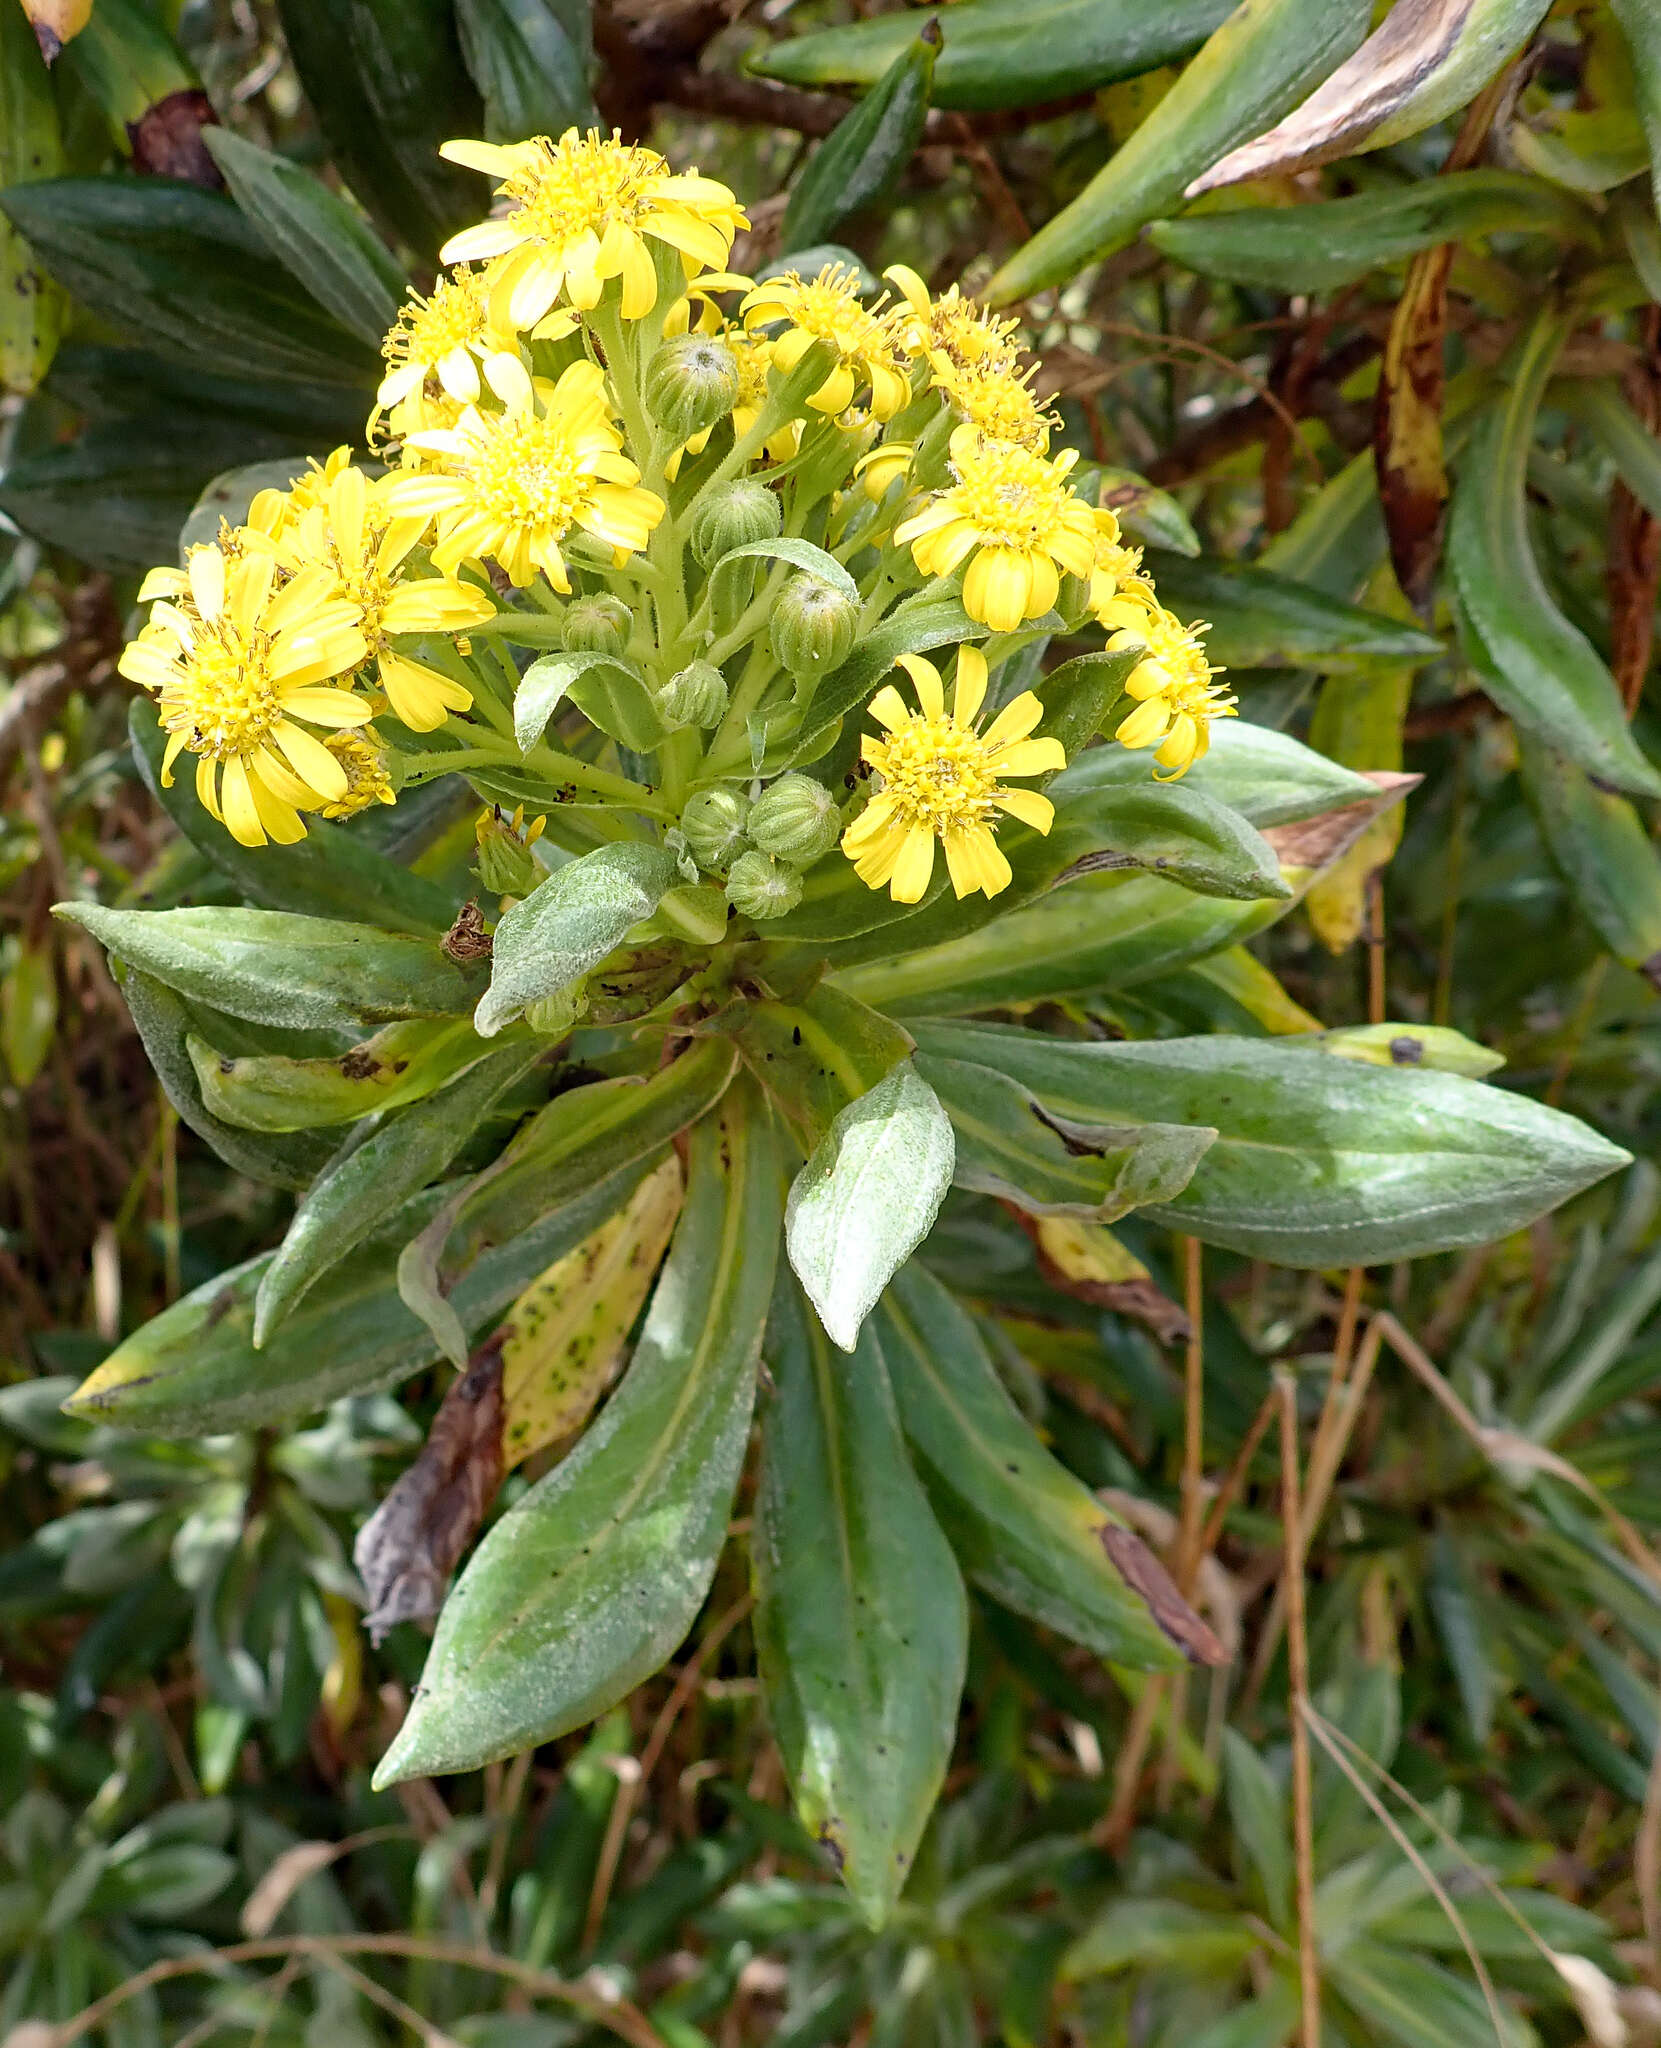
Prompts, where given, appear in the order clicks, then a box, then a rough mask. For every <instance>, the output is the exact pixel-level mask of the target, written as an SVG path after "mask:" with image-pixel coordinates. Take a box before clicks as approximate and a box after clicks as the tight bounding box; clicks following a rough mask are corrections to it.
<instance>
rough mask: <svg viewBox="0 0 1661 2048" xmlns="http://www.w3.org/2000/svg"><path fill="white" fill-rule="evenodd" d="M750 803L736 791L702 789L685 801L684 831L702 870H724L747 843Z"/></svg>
mask: <svg viewBox="0 0 1661 2048" xmlns="http://www.w3.org/2000/svg"><path fill="white" fill-rule="evenodd" d="M749 815H750V800H749V798H748V797H745V796H740V795H739V793H738V791H737V790H736V789H700V790H698V791H697V792H696V794H694V795H692V796H690V797H688V798H687V800H686V809H685V810H684V811H682V813H681V830H682V831H683V832H684V833H685V834H686V843H687V845H688V846H689V847H691V849H692V854H693V858H694V859H695V860H696V861H697V863H698V865H699V866H700V867H705V868H724V867H726V866H727V865H728V864H729V863H730V862H732V861H733V860H735V859H736V858H737V857H738V855H739V853H740V852H741V851H742V849H743V847H744V843H745V833H744V826H745V821H746V820H747V819H748V817H749Z"/></svg>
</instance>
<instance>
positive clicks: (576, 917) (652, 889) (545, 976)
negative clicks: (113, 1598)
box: [473, 842, 679, 1038]
mask: <svg viewBox="0 0 1661 2048" xmlns="http://www.w3.org/2000/svg"><path fill="white" fill-rule="evenodd" d="M678 878H679V870H678V869H677V868H676V866H675V856H674V855H673V854H672V853H670V852H669V851H668V850H667V848H664V847H660V846H644V845H638V844H632V843H626V842H618V843H617V844H614V845H610V846H602V847H599V848H597V849H596V850H595V851H594V852H593V853H589V854H584V856H583V857H582V859H581V860H574V861H572V862H570V863H569V864H568V865H567V866H565V867H563V868H561V869H559V871H558V872H557V873H556V874H553V875H550V876H549V878H548V880H547V881H545V882H543V883H541V884H540V885H539V886H538V887H537V888H535V889H533V890H532V891H531V893H530V894H529V895H528V896H527V897H525V898H524V900H523V901H522V902H520V903H516V904H515V905H514V906H513V908H512V909H511V910H510V911H509V912H508V913H507V915H506V916H505V917H504V918H503V919H502V921H501V923H500V924H499V925H498V926H497V927H496V935H495V944H494V947H493V950H492V957H491V970H490V987H489V988H488V989H487V990H486V992H485V994H484V995H483V996H482V997H481V998H480V1001H479V1006H478V1008H477V1010H475V1012H474V1013H473V1024H474V1028H475V1029H476V1030H477V1031H478V1033H479V1035H480V1036H481V1037H482V1038H490V1037H493V1036H494V1035H495V1034H496V1033H497V1032H498V1031H500V1030H501V1028H502V1026H503V1025H504V1024H508V1023H511V1022H512V1020H513V1019H514V1018H515V1017H517V1016H518V1015H519V1013H520V1012H521V1011H522V1010H524V1009H526V1008H527V1007H528V1006H529V1005H530V1004H532V1003H538V1002H541V1001H542V1000H543V999H544V997H547V996H552V995H557V994H558V993H559V991H560V990H561V989H565V988H569V987H570V986H571V984H572V983H573V982H576V981H580V980H581V979H582V977H583V976H584V975H585V974H587V973H588V971H589V970H590V968H594V967H598V966H599V964H600V962H601V961H602V960H603V959H604V958H605V957H606V955H607V954H608V953H610V952H614V951H615V950H616V948H617V947H618V946H620V945H621V944H622V942H623V940H624V938H625V937H626V936H627V934H628V932H629V931H630V929H631V928H632V927H633V926H635V925H637V924H640V923H642V922H643V921H644V920H645V919H646V918H648V917H650V916H651V914H652V912H653V911H654V910H655V909H656V908H657V905H658V898H659V897H660V896H662V894H663V892H664V890H665V889H670V888H673V887H674V885H675V882H676V881H677V879H678Z"/></svg>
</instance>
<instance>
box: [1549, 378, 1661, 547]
mask: <svg viewBox="0 0 1661 2048" xmlns="http://www.w3.org/2000/svg"><path fill="white" fill-rule="evenodd" d="M1551 403H1552V404H1553V405H1561V406H1562V408H1563V409H1564V411H1565V412H1568V413H1570V414H1572V415H1573V417H1574V418H1575V419H1577V420H1578V421H1579V422H1580V424H1581V425H1582V426H1583V427H1586V428H1588V429H1589V430H1590V432H1591V434H1592V436H1593V438H1594V439H1595V440H1596V441H1598V442H1599V443H1600V444H1601V446H1602V448H1603V452H1604V453H1605V454H1606V455H1607V456H1608V457H1609V459H1610V461H1611V462H1612V463H1614V465H1615V467H1616V469H1618V470H1619V471H1620V473H1621V481H1622V482H1623V483H1624V484H1625V485H1626V487H1627V489H1628V490H1629V491H1630V492H1631V493H1632V495H1633V496H1634V497H1635V498H1636V499H1637V500H1638V501H1639V503H1640V504H1642V505H1643V507H1644V509H1645V510H1646V511H1647V512H1653V513H1654V514H1655V516H1656V517H1657V518H1658V519H1661V446H1658V445H1657V443H1656V439H1655V436H1654V435H1653V434H1652V433H1651V432H1650V430H1649V428H1648V427H1646V426H1645V425H1644V423H1643V421H1642V420H1641V419H1639V417H1638V415H1637V414H1636V413H1635V412H1634V411H1633V410H1632V408H1631V406H1630V405H1628V404H1627V402H1626V400H1625V399H1624V398H1623V397H1622V396H1621V393H1620V387H1619V385H1617V384H1616V383H1615V381H1614V379H1613V378H1603V377H1565V378H1563V379H1562V381H1561V382H1560V383H1557V384H1554V385H1553V386H1552V389H1551Z"/></svg>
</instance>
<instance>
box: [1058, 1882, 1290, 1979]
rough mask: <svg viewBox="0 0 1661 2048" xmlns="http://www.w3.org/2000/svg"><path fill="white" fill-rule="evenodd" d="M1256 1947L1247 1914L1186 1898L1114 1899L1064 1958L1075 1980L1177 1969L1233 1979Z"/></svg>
mask: <svg viewBox="0 0 1661 2048" xmlns="http://www.w3.org/2000/svg"><path fill="white" fill-rule="evenodd" d="M1256 1947H1257V1936H1256V1935H1255V1934H1254V1933H1253V1931H1252V1929H1251V1927H1250V1925H1249V1924H1248V1923H1247V1921H1246V1920H1245V1918H1244V1916H1243V1915H1241V1914H1239V1913H1234V1912H1213V1911H1209V1910H1207V1909H1206V1908H1205V1907H1203V1906H1190V1905H1186V1904H1185V1903H1184V1902H1183V1901H1182V1900H1181V1899H1115V1900H1114V1902H1113V1904H1112V1905H1111V1906H1109V1907H1108V1908H1107V1910H1106V1912H1105V1913H1103V1914H1101V1915H1100V1916H1099V1917H1098V1918H1097V1919H1095V1920H1093V1921H1092V1922H1091V1923H1090V1925H1089V1926H1088V1927H1087V1928H1086V1929H1085V1930H1084V1932H1083V1933H1082V1934H1081V1935H1080V1936H1079V1937H1078V1939H1077V1940H1076V1941H1075V1942H1074V1943H1073V1945H1072V1947H1071V1948H1070V1949H1068V1951H1067V1953H1066V1955H1065V1956H1063V1957H1062V1959H1061V1974H1062V1976H1063V1977H1064V1978H1065V1979H1067V1980H1068V1982H1070V1983H1075V1984H1076V1983H1077V1982H1078V1981H1079V1979H1080V1978H1081V1977H1103V1976H1109V1975H1111V1974H1113V1973H1114V1972H1115V1971H1118V1970H1158V1969H1165V1970H1178V1971H1180V1972H1181V1973H1182V1974H1183V1975H1184V1976H1185V1977H1190V1976H1191V1977H1207V1976H1210V1977H1223V1978H1232V1977H1235V1976H1237V1975H1238V1974H1239V1971H1240V1969H1241V1966H1242V1965H1243V1964H1244V1963H1245V1961H1246V1958H1247V1957H1248V1956H1250V1955H1251V1954H1252V1953H1253V1951H1254V1950H1255V1949H1256Z"/></svg>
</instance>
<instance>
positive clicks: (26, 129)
mask: <svg viewBox="0 0 1661 2048" xmlns="http://www.w3.org/2000/svg"><path fill="white" fill-rule="evenodd" d="M63 164H64V149H63V136H62V132H61V131H60V129H59V126H58V108H57V96H56V94H55V93H54V91H53V87H52V80H51V77H50V75H49V73H48V71H47V68H46V64H45V61H44V59H43V58H42V56H41V50H40V45H39V44H38V43H37V42H36V40H35V36H34V31H33V28H32V27H31V25H30V22H29V18H28V17H27V15H25V14H24V13H23V10H22V9H21V8H18V9H15V10H12V9H8V10H7V11H6V13H5V14H4V15H0V187H3V186H8V185H21V184H24V183H26V182H27V181H29V180H30V179H34V178H55V177H57V176H58V174H59V173H60V172H61V171H62V170H63ZM63 313H64V308H63V303H62V301H61V300H60V298H59V297H58V293H57V288H56V287H55V286H54V285H53V284H52V282H51V280H50V279H49V278H48V277H47V275H46V271H45V268H44V266H43V265H42V264H41V262H40V260H39V258H38V257H36V255H35V254H34V252H33V251H32V250H31V249H30V247H29V245H28V243H27V242H26V241H25V240H24V238H23V236H22V235H21V234H19V232H18V231H17V229H16V228H14V227H13V226H12V225H11V223H10V222H9V221H5V220H0V390H5V391H33V390H34V389H35V387H36V386H37V385H38V384H39V383H40V381H41V379H42V378H43V377H44V376H45V375H46V372H47V370H48V369H49V368H50V367H51V363H52V356H53V353H54V351H55V350H56V348H57V343H58V335H59V332H60V331H61V329H62V326H63Z"/></svg>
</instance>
